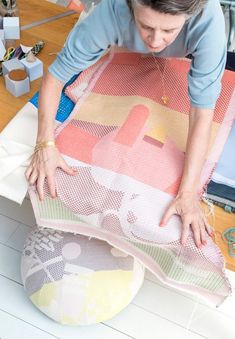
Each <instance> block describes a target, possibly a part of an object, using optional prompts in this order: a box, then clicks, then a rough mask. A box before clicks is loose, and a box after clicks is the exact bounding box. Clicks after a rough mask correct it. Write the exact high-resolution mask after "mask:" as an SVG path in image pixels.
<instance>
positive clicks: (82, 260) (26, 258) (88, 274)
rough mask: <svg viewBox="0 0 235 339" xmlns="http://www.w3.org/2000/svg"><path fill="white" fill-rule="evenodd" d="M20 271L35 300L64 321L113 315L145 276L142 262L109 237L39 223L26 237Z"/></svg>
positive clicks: (88, 321) (84, 321)
mask: <svg viewBox="0 0 235 339" xmlns="http://www.w3.org/2000/svg"><path fill="white" fill-rule="evenodd" d="M21 274H22V280H23V283H24V287H25V290H26V293H27V295H28V296H29V298H30V299H31V301H32V302H33V303H34V305H35V306H36V307H38V308H39V309H40V310H41V311H42V312H43V313H45V314H46V315H47V316H48V317H50V318H52V319H53V320H55V321H57V322H59V323H61V324H66V325H89V324H94V323H98V322H102V321H106V320H108V319H110V318H112V317H113V316H115V315H116V314H117V313H119V312H120V311H121V310H123V309H124V308H125V307H126V306H127V305H128V304H129V303H130V302H131V300H132V299H133V298H134V296H135V295H136V294H137V292H138V291H139V289H140V287H141V285H142V283H143V280H144V268H143V266H142V265H141V264H140V263H139V262H138V261H137V260H136V259H134V258H132V257H131V256H129V255H127V254H125V253H123V252H121V251H120V250H118V249H116V248H114V247H112V246H111V245H109V244H108V243H107V242H105V241H101V240H98V239H95V238H89V237H86V236H83V235H79V234H73V233H68V232H67V233H65V232H61V231H57V230H53V229H47V228H38V227H35V228H34V229H33V230H32V231H31V232H30V233H29V235H28V237H27V239H26V242H25V246H24V251H23V255H22V262H21Z"/></svg>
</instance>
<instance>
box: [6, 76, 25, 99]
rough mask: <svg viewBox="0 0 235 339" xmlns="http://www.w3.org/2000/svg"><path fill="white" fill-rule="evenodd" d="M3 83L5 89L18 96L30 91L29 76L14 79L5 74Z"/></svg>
mask: <svg viewBox="0 0 235 339" xmlns="http://www.w3.org/2000/svg"><path fill="white" fill-rule="evenodd" d="M5 85H6V89H7V90H8V91H9V92H10V93H11V94H13V95H14V96H15V97H19V96H20V95H23V94H25V93H28V92H29V91H30V82H29V77H27V78H25V79H24V80H19V81H15V80H11V79H10V78H9V76H8V74H7V75H6V76H5Z"/></svg>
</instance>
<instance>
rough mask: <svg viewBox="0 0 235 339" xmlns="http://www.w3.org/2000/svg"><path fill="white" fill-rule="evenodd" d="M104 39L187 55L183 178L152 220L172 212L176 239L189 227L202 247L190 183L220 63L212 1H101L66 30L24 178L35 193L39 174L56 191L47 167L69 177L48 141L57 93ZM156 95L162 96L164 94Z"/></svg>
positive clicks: (200, 219)
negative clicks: (162, 211)
mask: <svg viewBox="0 0 235 339" xmlns="http://www.w3.org/2000/svg"><path fill="white" fill-rule="evenodd" d="M215 37H216V39H215ZM110 45H118V46H124V47H126V48H128V49H130V50H132V51H135V52H140V53H152V54H153V57H154V58H155V60H156V58H157V57H164V56H165V57H184V56H186V55H189V54H190V55H191V56H192V63H191V68H190V71H189V74H188V94H189V99H190V103H191V109H190V118H189V132H188V140H187V149H186V156H185V164H184V170H183V176H182V181H181V185H180V187H179V191H178V194H177V196H176V198H175V199H174V201H173V202H172V204H171V205H170V206H169V207H168V209H167V210H166V212H165V214H164V216H163V217H162V221H161V224H160V226H164V225H165V224H166V223H167V222H168V220H169V218H170V217H171V216H172V215H173V214H178V215H179V216H180V217H181V219H182V236H181V243H182V245H184V244H185V243H186V241H187V237H188V234H189V230H190V227H191V229H192V231H193V235H194V240H195V243H196V245H197V247H199V248H201V247H202V246H203V245H206V232H207V233H208V234H209V235H211V229H210V226H209V224H208V222H207V220H206V218H205V217H204V215H203V212H202V210H201V207H200V201H199V195H198V192H197V187H198V185H197V184H198V182H199V179H200V174H201V170H202V167H203V164H204V161H205V156H206V152H207V149H208V144H209V138H210V129H211V123H212V119H213V110H214V107H215V104H216V101H217V99H218V96H219V94H220V90H221V77H222V75H223V72H224V68H225V61H226V39H225V28H224V18H223V13H222V10H221V8H220V4H219V0H102V1H101V2H100V4H99V5H97V7H96V8H95V10H94V11H93V12H92V13H91V14H90V15H89V16H88V17H87V18H86V19H85V20H84V21H82V22H81V23H80V24H79V25H77V26H76V27H75V28H74V29H73V30H72V32H71V33H70V35H69V37H68V39H67V41H66V44H65V47H64V48H63V49H62V51H61V52H60V53H59V55H58V57H57V59H56V60H55V62H54V63H53V64H52V65H51V66H50V67H49V72H48V73H47V74H46V75H45V76H44V78H43V81H42V86H41V90H40V96H39V126H38V136H37V143H38V146H37V152H36V153H35V154H34V156H33V158H32V161H31V164H30V165H29V167H28V169H27V171H26V178H27V179H28V181H29V183H30V184H34V183H36V187H37V190H38V194H39V197H40V199H43V183H44V180H45V178H47V180H48V184H49V190H50V194H51V196H52V197H55V196H56V191H55V182H54V173H55V170H56V168H57V167H60V168H62V169H63V170H64V171H65V172H67V173H68V174H70V175H73V174H74V173H75V172H74V171H73V169H71V168H70V167H69V166H68V165H67V164H66V163H65V161H64V160H63V158H62V157H61V155H60V154H59V151H58V150H57V148H56V147H54V144H53V140H54V121H55V113H56V111H57V107H58V103H59V98H60V95H61V91H62V88H63V86H64V84H65V83H66V82H67V81H68V80H69V79H70V78H71V77H72V76H73V75H74V74H76V73H78V72H80V71H82V70H84V69H86V68H87V67H88V66H90V65H91V64H93V63H95V62H96V61H97V60H98V59H99V58H100V57H101V55H102V54H103V52H104V51H105V50H106V49H107V48H108V47H109V46H110ZM163 76H164V74H162V77H163ZM163 94H164V93H163ZM163 99H164V101H167V98H166V97H163ZM48 141H49V142H48ZM51 146H52V147H51Z"/></svg>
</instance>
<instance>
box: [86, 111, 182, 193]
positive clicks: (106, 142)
mask: <svg viewBox="0 0 235 339" xmlns="http://www.w3.org/2000/svg"><path fill="white" fill-rule="evenodd" d="M141 109H143V115H145V114H146V109H145V107H144V106H138V107H137V108H136V107H134V108H133V109H132V110H131V112H130V115H128V117H127V119H126V121H125V123H124V125H123V126H124V129H123V126H121V127H120V128H119V129H118V130H116V131H113V132H111V133H109V134H107V135H106V136H105V137H103V138H102V139H101V140H100V141H99V142H98V143H97V144H96V145H95V147H94V149H93V152H92V164H93V165H97V166H99V167H102V168H107V169H110V170H112V171H114V172H116V173H120V174H125V175H128V176H130V177H133V178H135V179H137V180H139V181H141V182H143V183H145V184H148V185H150V186H153V187H156V188H158V189H160V190H162V191H164V190H166V189H167V188H168V187H169V186H171V185H172V184H173V183H174V182H175V181H176V180H177V179H178V178H179V177H180V176H181V174H182V169H183V162H184V154H183V152H181V151H180V150H179V149H178V148H177V147H176V145H175V144H174V143H173V142H172V141H171V140H169V139H168V138H167V140H166V142H165V144H164V145H163V146H162V147H157V146H156V145H153V144H150V143H149V142H145V141H144V135H145V132H146V131H147V126H146V119H143V115H142V114H141ZM130 117H131V118H130ZM133 117H134V118H133ZM133 119H135V121H136V122H137V121H138V124H137V125H138V130H139V131H140V133H139V135H136V134H135V143H134V144H132V147H129V146H126V144H125V142H123V140H126V138H127V139H128V137H129V131H130V130H131V129H132V121H133ZM141 125H142V126H141ZM119 135H121V136H122V144H120V143H117V142H116V139H117V136H119ZM133 140H134V139H132V141H133ZM104 155H105V156H104ZM163 178H164V179H163Z"/></svg>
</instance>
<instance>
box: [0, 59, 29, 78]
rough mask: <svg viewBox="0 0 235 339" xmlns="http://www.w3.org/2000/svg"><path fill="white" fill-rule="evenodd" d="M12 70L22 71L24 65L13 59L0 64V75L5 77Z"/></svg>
mask: <svg viewBox="0 0 235 339" xmlns="http://www.w3.org/2000/svg"><path fill="white" fill-rule="evenodd" d="M13 69H24V65H23V64H22V63H21V62H20V61H19V60H18V59H17V58H13V59H10V60H7V61H4V62H3V63H2V74H3V76H5V75H7V74H8V73H9V72H10V71H13Z"/></svg>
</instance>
